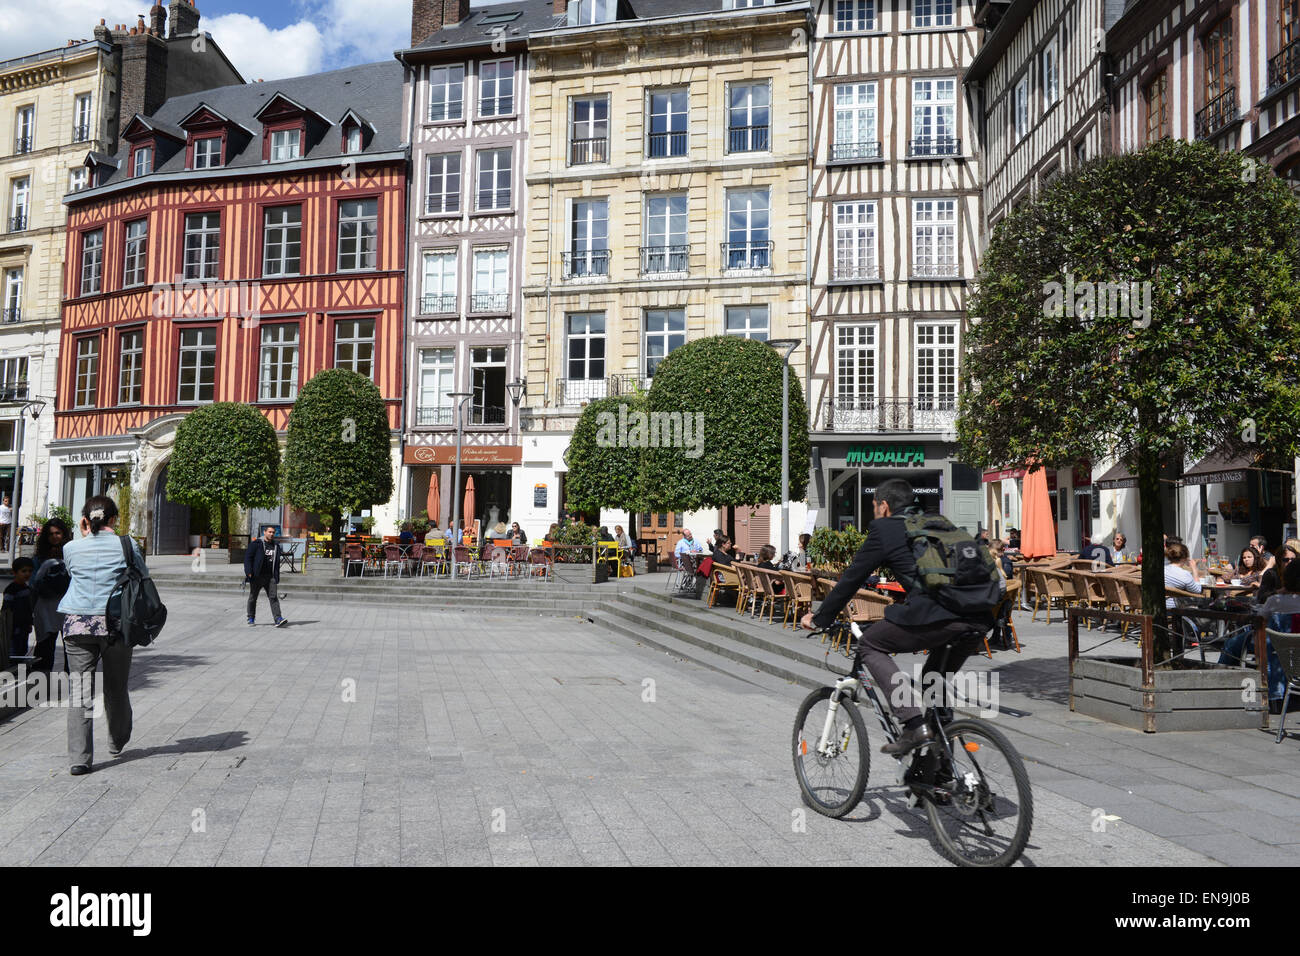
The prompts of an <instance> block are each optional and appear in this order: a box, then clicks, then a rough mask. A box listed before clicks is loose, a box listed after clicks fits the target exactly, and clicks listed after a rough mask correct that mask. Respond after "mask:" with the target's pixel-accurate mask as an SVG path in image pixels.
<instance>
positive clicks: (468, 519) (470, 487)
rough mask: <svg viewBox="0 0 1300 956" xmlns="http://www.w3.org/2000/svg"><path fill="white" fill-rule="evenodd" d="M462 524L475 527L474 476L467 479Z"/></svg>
mask: <svg viewBox="0 0 1300 956" xmlns="http://www.w3.org/2000/svg"><path fill="white" fill-rule="evenodd" d="M461 526H462V527H465V528H472V527H474V476H473V475H470V476H469V477H468V478H466V479H465V510H464V512H462V517H461Z"/></svg>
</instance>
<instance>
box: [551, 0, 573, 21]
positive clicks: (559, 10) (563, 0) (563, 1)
mask: <svg viewBox="0 0 1300 956" xmlns="http://www.w3.org/2000/svg"><path fill="white" fill-rule="evenodd" d="M552 9H554V11H555V15H556V16H557V17H562V16H564V12H565V11H566V10H568V9H569V0H554V4H553V6H552Z"/></svg>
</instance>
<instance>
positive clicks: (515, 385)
mask: <svg viewBox="0 0 1300 956" xmlns="http://www.w3.org/2000/svg"><path fill="white" fill-rule="evenodd" d="M506 391H508V392H509V393H510V401H512V402H514V405H515V408H518V407H519V400H520V399H522V398H523V397H524V396H525V395H527V394H528V382H527V381H525V380H524V379H520V378H517V379H515V380H514V381H513V382H511V383H510V384H509V385H507V386H506Z"/></svg>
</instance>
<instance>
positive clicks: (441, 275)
mask: <svg viewBox="0 0 1300 956" xmlns="http://www.w3.org/2000/svg"><path fill="white" fill-rule="evenodd" d="M420 311H421V312H422V313H424V314H425V315H436V314H439V313H445V312H455V311H456V251H455V250H454V249H437V250H430V251H427V252H425V253H424V282H423V285H421V286H420Z"/></svg>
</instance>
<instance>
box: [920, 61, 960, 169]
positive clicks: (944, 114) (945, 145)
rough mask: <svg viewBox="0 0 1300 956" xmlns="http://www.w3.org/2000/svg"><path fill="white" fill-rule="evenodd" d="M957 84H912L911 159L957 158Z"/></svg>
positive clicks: (936, 81)
mask: <svg viewBox="0 0 1300 956" xmlns="http://www.w3.org/2000/svg"><path fill="white" fill-rule="evenodd" d="M956 91H957V81H956V80H955V79H925V80H913V81H912V148H911V149H910V150H909V151H908V152H909V155H912V156H950V155H956V154H957V151H958V148H959V146H958V143H957V139H956V135H957V125H956V110H957V98H956V97H957V92H956Z"/></svg>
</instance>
